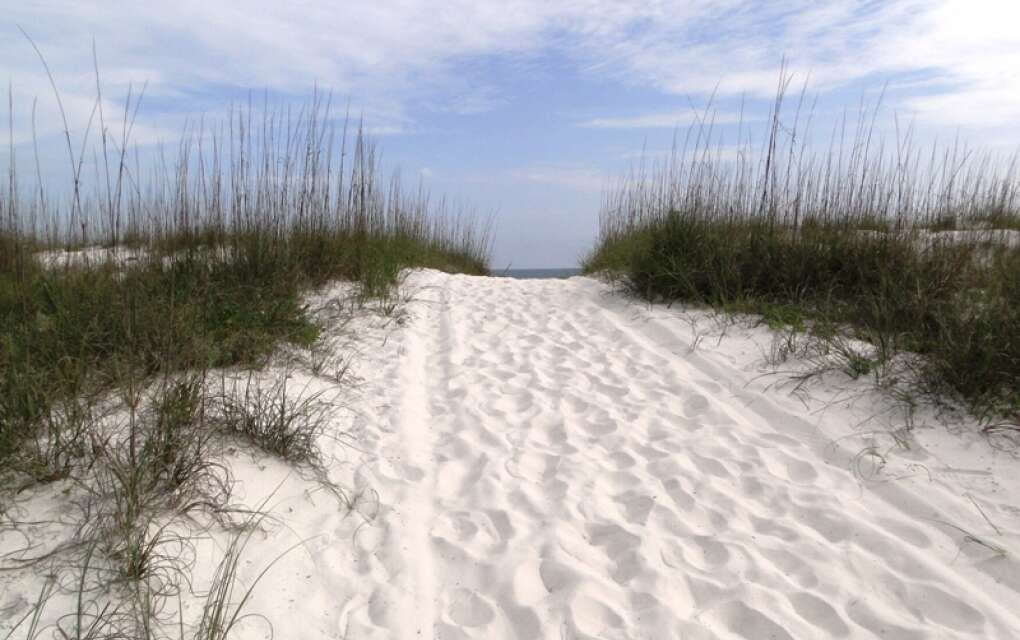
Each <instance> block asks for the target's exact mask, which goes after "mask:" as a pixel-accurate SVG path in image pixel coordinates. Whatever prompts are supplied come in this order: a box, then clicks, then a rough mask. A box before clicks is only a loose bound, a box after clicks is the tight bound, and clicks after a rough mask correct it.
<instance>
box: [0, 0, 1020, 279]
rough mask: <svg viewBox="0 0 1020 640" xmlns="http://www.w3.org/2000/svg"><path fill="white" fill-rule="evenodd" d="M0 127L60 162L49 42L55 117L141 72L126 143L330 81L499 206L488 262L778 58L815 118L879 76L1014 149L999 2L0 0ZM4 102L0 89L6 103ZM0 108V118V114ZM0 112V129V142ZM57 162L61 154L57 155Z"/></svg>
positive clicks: (447, 182)
mask: <svg viewBox="0 0 1020 640" xmlns="http://www.w3.org/2000/svg"><path fill="white" fill-rule="evenodd" d="M0 4H6V5H7V6H6V7H3V8H2V10H0V56H2V59H3V60H4V63H5V64H4V67H3V70H4V71H5V72H6V75H7V76H8V77H7V78H3V80H5V81H8V82H9V84H10V86H11V88H12V91H13V98H14V103H15V127H14V143H15V144H16V145H17V146H18V147H19V148H20V147H26V146H28V147H30V146H31V128H30V127H31V124H30V118H29V116H28V114H29V113H30V111H31V105H32V102H33V100H35V99H37V100H38V102H37V107H36V108H37V125H36V135H37V138H38V140H39V141H40V144H41V145H42V146H43V148H44V152H43V161H44V162H46V163H47V164H49V163H52V164H53V167H50V168H48V170H50V169H52V171H54V172H57V171H60V170H63V167H62V166H58V162H60V161H61V160H58V155H57V154H56V153H53V154H49V153H47V152H46V151H45V149H48V148H50V147H51V146H52V147H53V148H54V149H56V147H55V146H54V145H55V143H56V142H57V141H59V136H60V134H61V128H60V125H59V119H58V118H56V117H55V115H56V107H55V104H54V103H53V100H52V94H51V93H50V89H49V86H48V80H47V78H46V75H45V74H44V73H43V71H42V69H41V67H40V64H39V61H38V58H36V57H35V53H34V52H33V51H32V49H31V46H30V45H29V44H28V42H27V41H26V40H25V38H24V37H23V36H21V34H20V33H19V31H18V27H19V26H20V27H21V28H23V29H24V30H25V31H26V32H28V33H29V34H30V35H31V36H32V38H33V39H34V40H35V42H36V43H37V44H38V45H39V47H40V49H42V51H43V52H44V54H45V55H46V58H47V61H48V63H49V65H50V67H51V69H52V71H53V74H54V77H55V80H56V82H57V83H58V85H59V86H60V88H61V91H62V93H63V97H64V102H65V108H66V109H67V110H68V112H69V116H70V119H71V122H72V129H75V128H76V127H77V128H81V127H82V123H83V122H84V120H85V119H86V118H87V117H88V114H89V112H90V110H91V108H92V105H93V102H94V97H95V78H94V76H93V72H92V67H93V65H92V42H93V40H94V41H95V43H96V50H97V55H98V59H99V63H100V69H101V73H102V79H103V83H104V98H105V104H106V106H107V109H109V110H110V112H113V111H114V110H116V109H117V107H118V105H119V104H122V100H123V96H124V95H125V93H126V91H127V88H128V85H129V83H134V84H135V86H137V85H138V84H140V83H142V82H147V83H148V84H147V90H146V98H145V101H144V103H143V109H142V112H141V116H140V124H139V127H138V129H137V130H136V135H135V140H136V142H137V143H138V144H141V145H146V144H149V145H151V144H154V143H156V142H158V141H160V140H163V141H173V140H174V139H175V138H176V137H177V135H178V134H179V132H180V127H181V126H182V123H183V122H184V120H185V119H186V118H188V117H195V116H197V115H203V114H204V115H206V116H210V115H212V116H215V115H217V114H222V113H223V112H224V111H225V110H226V108H227V105H228V104H229V103H230V101H231V100H235V101H236V100H243V99H244V98H245V96H247V95H248V93H249V92H250V91H252V90H255V91H259V92H262V91H268V92H269V93H270V94H271V95H272V96H273V97H274V98H275V99H280V100H284V101H286V100H297V99H300V98H301V97H303V96H308V95H309V94H310V92H311V90H312V88H313V87H314V86H316V85H317V86H319V87H320V88H323V89H330V90H332V91H333V93H334V95H336V96H340V97H341V98H342V100H341V102H343V103H346V102H347V101H348V100H349V102H350V104H351V108H352V110H353V111H354V112H355V113H357V114H362V115H363V116H364V118H365V121H366V123H367V125H368V126H369V127H370V129H371V130H372V131H373V132H374V134H375V135H376V137H377V139H378V140H379V142H380V144H381V147H382V150H383V153H384V157H385V159H386V163H387V165H388V166H389V167H391V168H396V167H399V168H400V170H401V172H402V174H403V175H404V176H407V175H413V176H416V177H421V179H422V180H423V181H424V182H425V184H426V185H427V186H429V187H430V188H431V190H432V191H433V192H440V193H445V194H448V195H450V196H453V197H455V198H457V199H460V200H463V201H466V202H469V203H471V204H472V205H474V207H475V208H477V209H478V210H480V211H482V212H492V213H494V214H495V216H496V225H497V238H496V252H495V256H494V258H495V259H494V266H495V267H497V268H503V267H505V266H507V265H508V264H512V265H513V266H514V267H518V268H523V267H539V266H570V265H573V264H574V263H576V261H577V258H578V257H579V256H580V255H581V254H582V253H583V252H584V251H585V250H586V249H587V248H588V247H589V246H590V245H591V243H592V241H593V239H594V234H595V226H596V219H597V212H598V206H599V202H600V199H601V190H602V188H603V185H604V184H605V182H606V179H607V178H609V177H612V176H615V175H619V174H620V173H621V172H622V171H625V170H626V168H627V167H628V166H629V165H630V164H631V163H633V162H634V159H635V158H637V157H640V156H641V154H642V153H644V154H646V155H653V154H655V153H658V152H661V151H663V150H664V149H666V148H668V147H669V145H670V142H671V140H672V137H673V134H674V131H675V130H676V129H677V127H683V126H685V125H687V124H689V123H690V122H691V120H692V117H693V113H694V110H695V109H701V108H703V107H704V105H705V104H706V101H707V100H708V99H709V97H710V96H712V95H714V96H715V97H714V101H713V105H714V108H715V110H716V111H717V112H718V114H719V116H718V120H719V122H721V123H722V124H721V127H722V128H723V130H725V127H726V126H727V122H728V121H729V120H732V119H735V118H732V117H731V116H733V115H734V114H736V113H737V112H738V111H739V108H740V105H741V104H742V105H743V107H744V114H745V115H744V117H745V119H749V120H752V121H753V120H754V119H755V118H756V117H758V118H761V117H763V116H764V114H765V113H767V109H768V102H769V101H768V99H769V97H770V96H771V94H772V93H773V92H774V90H775V86H776V80H777V76H778V72H779V65H780V63H781V61H782V60H783V59H784V57H785V59H786V61H787V64H788V67H789V69H790V71H792V72H793V73H794V74H795V76H796V81H797V82H800V81H802V80H805V79H810V92H811V95H812V96H813V97H816V98H817V100H818V106H817V107H816V110H817V116H816V120H817V122H818V123H820V124H816V125H815V126H820V127H822V128H823V129H824V128H825V127H827V126H831V124H829V123H831V122H835V120H836V119H837V118H838V117H839V114H840V113H842V110H843V109H844V108H845V107H850V108H853V107H855V106H856V105H857V104H858V103H859V102H860V100H861V98H862V96H874V95H876V94H877V93H878V92H880V91H881V90H882V89H883V87H885V88H886V90H885V98H884V102H883V105H884V106H883V111H882V114H883V116H884V117H886V119H887V121H888V122H892V121H893V116H894V115H895V116H896V117H898V118H900V119H901V120H903V119H909V120H911V121H913V122H914V123H915V124H916V126H917V129H918V131H920V132H922V134H923V135H925V136H930V137H935V136H941V137H943V138H945V137H951V136H956V135H960V136H962V137H963V138H964V139H966V140H968V141H969V142H970V143H971V144H973V145H975V146H979V147H993V148H1015V147H1017V146H1020V29H1018V28H1017V25H1018V24H1020V2H1017V1H1016V0H883V1H871V0H861V1H853V0H789V1H787V2H780V1H775V2H758V1H754V0H749V1H744V0H700V1H695V0H687V1H684V0H675V1H671V0H657V1H648V2H627V1H623V0H500V1H492V2H490V1H487V0H432V1H429V2H425V1H414V0H393V1H389V0H373V1H372V2H355V1H348V2H326V1H322V0H314V1H309V0H304V1H302V0H291V1H289V2H279V1H272V2H270V1H267V0H246V1H244V2H231V1H220V0H214V1H209V0H204V1H202V2H198V1H195V0H174V1H173V2H150V1H148V0H139V1H137V2H112V1H107V2H89V1H86V0H77V1H74V2H63V1H59V2H58V1H51V0H34V1H33V2H23V1H15V0H0ZM5 102H6V101H5ZM4 111H6V109H4ZM5 119H6V118H5ZM6 136H7V133H6V128H5V131H4V133H3V134H0V138H2V140H0V141H2V142H4V146H6ZM62 161H63V162H65V163H66V160H62Z"/></svg>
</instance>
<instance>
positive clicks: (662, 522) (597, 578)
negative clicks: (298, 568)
mask: <svg viewBox="0 0 1020 640" xmlns="http://www.w3.org/2000/svg"><path fill="white" fill-rule="evenodd" d="M404 286H405V288H406V289H407V290H409V291H412V292H413V295H414V297H415V299H416V300H415V302H413V303H412V304H411V306H410V308H409V315H408V318H407V324H406V326H405V327H404V328H402V329H400V330H399V331H398V332H397V333H396V334H395V335H394V336H393V337H392V338H391V340H392V341H393V342H392V343H391V344H390V348H392V349H394V350H395V352H396V353H397V354H398V358H397V359H396V360H394V361H392V362H391V364H390V368H389V371H386V370H385V368H380V369H379V371H378V373H379V374H380V375H379V376H378V377H377V378H376V379H377V381H378V382H377V384H379V387H378V391H379V393H380V395H382V396H385V397H386V401H385V402H384V403H383V404H386V405H389V406H391V407H392V409H393V411H392V412H391V415H390V416H389V418H388V421H387V422H385V423H384V424H381V425H379V430H378V431H377V434H378V441H376V442H374V443H372V446H373V447H374V450H375V451H376V452H377V453H378V455H379V456H380V457H379V459H378V462H377V463H373V464H375V465H376V466H375V468H376V469H377V472H376V473H374V474H373V480H372V482H373V484H374V485H375V486H376V488H377V489H378V491H379V492H380V494H381V502H382V505H383V507H382V511H381V512H380V515H379V517H378V518H377V519H376V520H375V521H374V522H373V523H372V525H371V526H372V527H373V528H375V529H376V534H375V535H376V537H377V540H378V543H379V546H378V548H377V549H376V551H375V553H374V555H373V557H372V559H371V560H370V561H369V563H368V564H369V565H371V566H370V568H368V574H369V575H368V576H366V579H369V581H370V582H371V583H372V588H371V589H370V593H366V596H365V597H366V598H367V600H366V606H365V607H364V608H363V609H362V610H360V611H352V612H351V615H350V618H349V619H348V620H347V624H348V626H347V627H346V631H347V633H348V634H349V635H348V636H346V637H351V638H361V637H379V638H383V637H400V638H432V637H434V638H444V639H446V638H449V639H458V638H550V639H551V638H613V639H615V638H621V639H622V638H634V639H636V638H650V639H668V638H717V637H718V638H753V639H758V638H829V637H855V638H857V637H861V638H865V637H882V638H918V639H920V638H958V637H960V638H963V637H968V638H1013V637H1017V636H1018V633H1020V608H1018V607H1017V606H1016V605H1018V604H1020V597H1018V589H1020V572H1018V571H1017V563H1016V560H1015V557H1016V556H1015V553H1010V552H1009V551H1007V553H1006V555H1002V554H996V553H993V552H991V551H990V550H989V549H988V548H986V547H983V546H982V545H980V544H975V543H973V542H971V541H967V540H965V539H964V535H963V534H961V531H960V530H956V529H954V528H953V527H952V526H949V524H951V525H955V526H959V527H961V528H963V529H967V530H971V529H970V528H973V530H974V531H975V532H977V531H980V532H981V533H988V534H989V536H990V537H995V538H996V539H997V540H998V542H997V544H999V545H1003V546H1004V547H1007V548H1012V550H1013V551H1014V552H1015V551H1017V550H1018V549H1017V544H1016V543H1017V541H1018V538H1017V535H1016V532H1017V524H1018V513H1017V511H1016V510H1015V509H1014V508H1013V507H1014V506H1015V505H1016V504H1017V503H1016V500H1015V498H1016V497H1017V493H1016V488H1017V487H1016V486H1015V484H1014V485H1012V486H1003V485H1002V484H1000V483H998V482H996V481H995V480H993V479H992V476H993V472H994V471H995V470H994V469H993V467H995V464H996V463H997V462H1000V463H1004V464H1008V462H1009V460H997V459H991V458H994V457H995V454H994V452H992V451H990V448H989V447H988V445H987V443H986V442H983V441H974V442H971V443H970V445H969V447H968V448H967V449H966V450H964V449H963V448H964V446H965V444H966V443H964V442H963V441H961V440H959V438H957V437H956V436H952V435H951V434H948V433H946V432H944V431H936V430H931V431H932V432H931V433H930V434H928V436H926V437H928V438H929V440H930V443H931V446H930V448H931V449H933V450H935V449H938V448H939V447H943V448H945V447H956V448H957V449H959V451H955V450H954V452H955V453H958V454H959V455H961V456H963V457H962V458H959V459H954V460H953V463H954V464H953V465H950V464H947V463H945V462H942V461H941V460H940V459H939V458H938V457H937V453H936V452H934V451H928V450H926V449H925V447H924V446H923V444H921V443H918V442H915V443H914V445H913V449H912V451H911V452H910V455H909V457H908V458H907V459H906V460H904V461H901V462H902V466H903V469H904V470H905V472H904V473H903V474H902V477H899V478H897V477H894V476H896V475H897V474H898V472H897V471H895V470H894V469H895V467H890V468H889V469H887V470H886V471H885V472H884V474H883V475H882V477H880V478H879V479H878V481H876V482H866V483H865V482H863V481H862V479H861V477H860V474H855V473H854V472H853V469H854V468H855V467H854V465H853V462H854V456H855V455H856V454H858V453H859V451H860V449H861V446H859V445H857V444H854V443H849V444H848V446H840V445H838V444H837V445H834V444H833V438H834V437H836V436H838V435H840V434H845V433H849V432H852V429H851V428H850V426H849V425H848V424H846V421H847V420H849V419H850V413H851V410H850V409H846V410H841V409H840V408H839V407H832V408H830V410H829V411H827V412H824V413H822V414H819V413H817V412H813V411H809V410H808V408H806V407H805V405H803V404H801V403H800V402H799V401H797V400H795V399H794V398H792V397H790V396H788V395H787V394H783V393H780V392H767V391H760V390H756V388H755V387H754V386H753V385H749V384H748V382H749V381H750V380H752V379H753V378H755V377H757V369H756V368H755V367H753V366H751V363H752V361H754V360H755V359H756V358H757V357H758V356H760V353H758V354H754V353H751V352H750V351H748V350H747V345H748V343H747V341H746V340H744V339H742V338H741V337H740V336H739V335H734V336H733V337H725V338H723V340H722V341H720V342H719V344H718V345H715V344H713V345H712V346H710V347H704V348H701V349H698V350H694V351H691V350H690V346H691V329H690V326H689V325H688V324H687V323H685V322H684V321H682V320H681V319H680V316H681V315H682V314H681V313H680V312H678V311H677V312H673V311H670V310H664V309H658V310H654V309H653V310H649V309H647V308H643V307H641V306H640V305H634V304H629V303H627V302H626V301H624V300H623V299H622V298H620V297H619V296H618V295H615V294H613V293H612V292H611V291H610V288H609V287H608V286H607V285H605V284H602V283H600V282H597V281H595V280H592V279H588V278H572V279H570V280H534V281H519V280H509V279H495V278H476V277H469V276H456V275H452V276H451V275H445V274H440V273H437V272H417V273H415V274H412V275H411V276H410V278H409V279H408V281H407V282H406V283H405V285H404ZM656 316H660V317H656ZM735 333H739V332H735ZM752 333H753V332H752ZM954 438H955V440H954ZM947 440H950V441H952V442H949V443H948V444H946V441H947ZM947 452H948V451H947ZM986 456H987V457H986ZM1013 463H1014V464H1015V460H1014V461H1013ZM961 464H971V465H982V466H980V467H979V468H978V470H977V471H974V470H971V471H970V473H966V472H964V471H963V470H962V469H961V468H960V465H961ZM380 465H381V466H380ZM922 468H923V469H924V471H920V469H922ZM989 469H993V470H992V471H989ZM910 470H913V471H914V472H915V473H910V472H909V471H910ZM965 494H966V495H965ZM976 504H981V505H982V510H983V511H984V514H985V515H986V516H987V517H988V518H990V519H991V520H992V521H996V520H998V522H997V523H996V526H998V527H999V528H1000V530H1001V533H1002V534H1003V535H1002V536H995V535H994V532H992V531H991V530H990V527H989V522H987V521H985V520H984V518H983V516H982V515H980V514H979V513H978V512H977V511H976V509H975V505H976ZM993 514H994V515H993ZM946 523H949V524H946ZM362 587H365V585H362ZM310 595H313V594H310ZM337 595H339V594H328V593H318V594H314V598H315V599H327V598H331V597H336V596H337ZM349 611H350V610H349Z"/></svg>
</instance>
